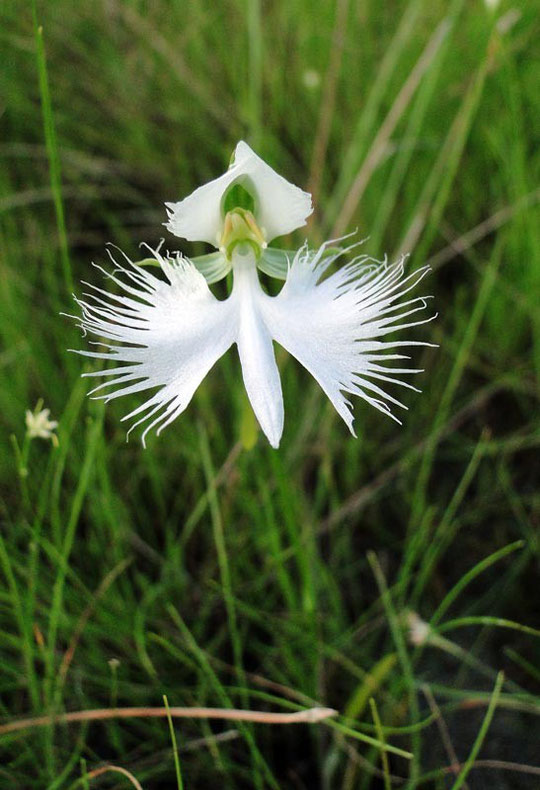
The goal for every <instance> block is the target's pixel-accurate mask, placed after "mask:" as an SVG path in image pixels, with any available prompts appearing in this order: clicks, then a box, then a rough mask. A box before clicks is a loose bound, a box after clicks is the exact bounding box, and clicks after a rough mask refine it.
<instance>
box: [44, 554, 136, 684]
mask: <svg viewBox="0 0 540 790" xmlns="http://www.w3.org/2000/svg"><path fill="white" fill-rule="evenodd" d="M131 562H132V557H128V558H127V559H124V560H121V561H120V562H119V563H118V564H117V565H116V566H115V567H114V568H112V569H111V570H110V571H109V573H107V575H106V576H105V578H104V579H103V580H102V581H101V583H100V584H99V586H98V588H97V590H96V592H95V594H94V597H93V598H92V600H91V601H90V603H89V604H88V606H87V607H86V608H85V610H84V611H83V613H82V614H81V616H80V617H79V620H78V622H77V624H76V626H75V629H74V631H73V635H72V637H71V641H70V643H69V645H68V648H67V650H66V652H65V653H64V657H63V658H62V663H61V664H60V668H59V670H58V680H59V684H60V685H62V684H63V683H64V681H65V679H66V675H67V673H68V671H69V667H70V665H71V662H72V661H73V656H74V655H75V650H76V649H77V645H78V644H79V640H80V638H81V636H82V634H83V631H84V629H85V627H86V624H87V622H88V620H89V619H90V617H91V616H92V614H93V612H94V610H95V608H96V604H97V602H98V601H99V599H100V598H101V597H102V596H103V595H105V593H106V592H107V590H108V589H109V587H110V586H111V584H112V583H113V582H114V581H115V580H116V579H117V578H118V576H120V574H121V573H122V572H123V571H124V570H125V569H126V568H127V567H128V565H129V564H130V563H131Z"/></svg>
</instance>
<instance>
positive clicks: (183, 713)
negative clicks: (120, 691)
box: [0, 707, 337, 735]
mask: <svg viewBox="0 0 540 790" xmlns="http://www.w3.org/2000/svg"><path fill="white" fill-rule="evenodd" d="M169 714H170V715H171V716H172V717H173V718H175V719H221V720H227V721H251V722H257V723H259V724H315V723H317V722H320V721H323V720H324V719H328V718H330V717H332V716H337V711H336V710H334V709H333V708H321V707H315V708H308V709H306V710H298V711H294V713H281V712H278V713H273V712H268V711H263V710H243V709H239V708H197V707H195V708H180V707H175V708H169V709H167V708H97V709H95V710H76V711H71V712H70V713H61V714H59V715H58V716H52V715H48V716H35V717H33V718H29V719H18V720H17V721H11V722H7V723H6V724H2V725H0V735H6V734H7V733H11V732H17V731H19V730H26V729H31V728H35V727H47V726H48V725H51V724H69V723H71V722H78V721H105V720H107V719H134V718H154V719H156V718H166V717H167V716H168V715H169Z"/></svg>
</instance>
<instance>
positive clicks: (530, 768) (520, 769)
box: [442, 760, 540, 776]
mask: <svg viewBox="0 0 540 790" xmlns="http://www.w3.org/2000/svg"><path fill="white" fill-rule="evenodd" d="M462 768H463V766H462V765H461V764H460V763H456V764H455V765H447V766H445V767H444V768H443V769H442V770H443V772H444V773H445V774H450V773H457V772H459V771H460V770H461V769H462ZM471 768H495V769H497V770H502V771H516V772H517V773H522V774H532V775H533V776H540V765H526V764H525V763H512V762H509V761H507V760H476V761H475V762H474V763H473V764H472V766H471Z"/></svg>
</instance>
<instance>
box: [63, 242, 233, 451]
mask: <svg viewBox="0 0 540 790" xmlns="http://www.w3.org/2000/svg"><path fill="white" fill-rule="evenodd" d="M154 255H155V258H156V260H157V261H158V263H159V265H160V267H161V270H162V272H163V274H164V275H165V278H166V279H165V280H163V279H160V278H158V277H156V276H155V275H154V274H152V273H151V272H150V271H148V270H147V269H145V268H140V267H137V266H136V265H135V264H133V263H132V262H131V261H130V260H129V259H127V258H125V260H124V261H123V262H122V263H121V264H119V263H118V262H117V261H116V260H114V259H113V262H114V263H115V266H116V268H115V269H114V271H113V272H112V273H107V272H105V274H106V276H107V277H108V278H109V279H110V280H112V281H113V282H114V283H115V284H116V285H117V286H118V288H119V289H120V294H112V293H108V292H107V291H104V290H102V289H100V288H97V287H95V286H91V285H90V286H89V288H90V290H89V291H88V292H87V293H86V294H85V298H84V299H81V300H79V299H77V300H76V301H77V303H78V305H79V307H80V308H81V311H82V319H79V322H80V327H81V328H82V329H83V331H84V332H85V333H86V332H89V333H91V334H93V335H96V336H98V337H100V338H105V339H106V340H111V341H112V343H100V344H99V345H101V346H102V347H103V348H104V349H105V350H103V351H85V350H83V351H77V352H76V353H78V354H81V355H82V356H86V357H92V358H97V359H103V360H106V361H107V362H112V363H114V364H115V367H114V368H110V369H107V370H104V371H96V372H91V373H87V374H84V375H87V376H92V377H94V376H103V377H104V378H105V379H106V381H105V382H104V383H102V384H100V385H99V386H98V387H97V388H95V389H94V390H93V391H92V392H93V393H94V397H97V398H103V399H104V400H105V401H110V400H113V399H115V398H119V397H121V396H122V395H130V394H132V393H135V392H141V391H143V390H147V389H152V388H158V390H157V392H155V393H154V394H153V395H152V396H151V397H150V398H149V399H148V400H147V401H146V402H145V403H143V404H142V405H141V406H139V407H138V408H136V409H135V410H134V411H132V412H131V413H130V414H128V415H126V417H125V418H124V419H130V418H132V417H135V416H139V415H140V416H139V419H138V420H137V422H136V423H135V425H139V424H142V423H144V422H146V423H147V425H146V427H145V430H144V433H143V444H144V443H145V438H146V435H147V433H148V432H149V431H150V430H151V429H153V428H155V429H157V433H159V432H160V431H161V430H162V429H163V428H165V427H166V426H167V425H169V424H170V423H171V422H172V421H173V420H174V419H176V417H178V415H179V414H181V413H182V412H183V411H184V409H185V408H186V406H187V405H188V404H189V402H190V400H191V398H192V396H193V394H194V392H195V390H196V389H197V387H198V386H199V384H200V383H201V381H202V380H203V378H204V377H205V376H206V374H207V373H208V371H209V370H210V369H211V368H212V366H213V365H214V363H215V362H216V361H217V360H218V359H219V358H220V357H221V356H222V355H223V354H224V353H225V352H226V351H227V349H228V348H229V347H230V346H231V345H232V343H233V342H234V340H235V339H236V334H237V321H236V315H235V314H234V311H233V309H232V302H231V301H230V300H226V301H224V302H220V301H218V300H217V299H216V298H215V297H214V296H213V295H212V293H211V292H210V290H209V288H208V285H207V284H206V282H205V279H204V277H203V275H202V274H200V273H199V272H198V271H197V269H196V268H195V267H194V266H193V265H192V264H191V262H190V261H188V260H187V259H185V258H181V257H180V256H177V257H175V258H169V257H165V256H162V255H161V254H160V253H159V252H154ZM111 257H112V256H111ZM98 268H99V267H98ZM96 393H99V394H96ZM135 425H134V426H133V427H135Z"/></svg>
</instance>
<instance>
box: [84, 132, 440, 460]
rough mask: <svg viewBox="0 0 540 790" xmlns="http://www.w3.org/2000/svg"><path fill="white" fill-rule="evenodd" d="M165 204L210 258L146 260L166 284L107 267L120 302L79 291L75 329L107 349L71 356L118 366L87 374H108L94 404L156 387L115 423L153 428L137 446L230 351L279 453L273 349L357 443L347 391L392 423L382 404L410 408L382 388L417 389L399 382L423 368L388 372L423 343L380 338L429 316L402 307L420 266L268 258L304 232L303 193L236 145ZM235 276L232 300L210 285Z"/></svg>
mask: <svg viewBox="0 0 540 790" xmlns="http://www.w3.org/2000/svg"><path fill="white" fill-rule="evenodd" d="M167 208H168V211H169V222H168V225H167V227H168V228H169V230H170V231H171V232H172V233H174V234H176V235H177V236H181V237H182V238H185V239H188V240H189V241H206V242H208V243H210V244H213V245H214V246H216V247H217V252H216V253H212V254H211V255H209V256H202V257H201V258H194V259H193V260H188V259H187V258H184V257H182V256H181V255H180V254H179V253H176V254H174V255H172V256H171V255H168V254H167V255H164V254H162V253H161V252H160V250H159V249H158V250H154V251H152V253H153V259H152V261H153V262H154V263H155V264H156V265H158V266H159V267H160V268H161V272H162V274H163V276H155V275H154V274H153V273H152V272H151V271H149V270H148V269H147V268H146V267H143V266H141V265H140V264H135V263H133V262H131V261H130V260H129V259H127V258H125V260H124V262H123V263H121V264H120V263H117V261H114V262H115V264H116V265H117V268H116V269H115V270H114V272H112V273H107V272H104V273H105V274H106V276H107V277H108V278H109V279H110V280H112V281H113V282H114V283H115V284H116V285H117V286H118V288H119V289H120V293H109V292H107V291H105V290H103V289H101V288H98V287H96V286H94V285H91V284H90V283H86V285H88V287H89V288H90V289H91V292H90V293H89V294H85V296H86V297H87V299H88V301H82V300H77V302H78V304H79V306H80V307H81V310H82V319H80V326H81V328H82V329H83V330H84V331H85V332H90V333H92V334H94V335H96V336H98V337H100V338H104V339H105V340H107V341H112V342H111V343H103V344H102V345H103V346H104V347H105V349H106V350H105V351H79V352H78V353H80V354H82V355H84V356H86V357H94V358H97V359H102V360H107V361H108V362H113V363H120V364H119V365H118V366H116V367H113V368H111V369H108V370H103V371H95V372H91V373H85V374H83V375H86V376H101V377H105V378H106V380H105V383H103V384H101V385H100V386H98V387H97V388H96V389H94V390H92V393H96V392H98V391H100V394H99V395H97V397H99V398H103V399H105V400H106V401H110V400H113V399H114V398H119V397H121V396H122V395H129V394H131V393H135V392H140V391H143V390H147V389H151V388H153V389H155V388H157V389H156V391H155V392H154V393H153V394H152V395H151V396H150V397H149V398H148V399H147V400H146V401H145V402H144V403H142V404H141V405H139V406H138V407H137V408H136V409H134V410H133V411H132V412H131V413H130V414H127V415H126V416H125V417H124V418H123V419H124V420H128V419H131V418H138V419H137V420H136V422H135V423H134V425H133V426H132V428H134V427H135V426H136V425H139V424H141V423H144V422H147V425H146V427H145V430H144V432H143V435H142V441H143V445H144V443H145V438H146V435H147V434H148V432H149V431H150V430H151V429H154V428H155V429H157V433H158V434H159V433H160V432H161V431H162V430H163V428H165V427H166V426H167V425H169V424H170V423H171V422H172V421H173V420H175V419H176V418H177V417H178V416H179V415H180V414H181V413H182V412H183V411H184V410H185V409H186V407H187V406H188V404H189V402H190V400H191V398H192V397H193V394H194V393H195V391H196V389H197V387H198V386H199V384H200V383H201V381H202V380H203V379H204V377H205V376H206V374H207V373H208V372H209V370H210V369H211V368H212V367H213V365H214V364H215V362H216V361H217V360H218V359H219V358H220V357H221V356H222V355H223V354H224V353H225V352H226V351H227V350H228V349H229V348H230V347H231V346H232V345H233V344H234V343H236V345H237V347H238V353H239V356H240V361H241V364H242V375H243V379H244V384H245V387H246V390H247V394H248V397H249V400H250V402H251V405H252V407H253V411H254V413H255V415H256V417H257V420H258V422H259V424H260V426H261V428H262V430H263V432H264V433H265V435H266V437H267V438H268V440H269V442H270V444H271V445H272V447H276V448H277V447H278V446H279V442H280V439H281V435H282V432H283V395H282V391H281V381H280V377H279V372H278V368H277V365H276V360H275V356H274V347H273V341H276V342H277V343H279V344H280V345H281V346H283V348H285V349H286V350H287V351H288V352H289V353H290V354H292V356H294V357H296V359H297V360H298V361H299V362H300V363H301V364H302V365H303V366H304V367H305V368H307V370H308V371H309V372H310V373H311V374H312V376H313V377H314V378H315V379H316V380H317V382H318V383H319V385H320V386H321V387H322V389H323V390H324V392H325V393H326V395H327V396H328V397H329V398H330V400H331V402H332V403H333V405H334V407H335V408H336V410H337V412H338V413H339V414H340V415H341V417H342V418H343V420H344V421H345V423H346V424H347V426H348V427H349V429H350V431H351V433H352V434H353V435H355V434H354V430H353V414H352V410H351V404H350V402H349V401H348V400H347V397H346V395H347V394H351V395H358V396H360V397H361V398H363V399H364V400H366V401H368V403H371V404H372V405H373V406H375V407H376V408H377V409H379V410H380V411H382V412H384V413H385V414H387V415H389V416H391V417H393V418H394V419H396V420H397V418H396V417H395V416H394V415H393V414H392V411H391V406H390V405H391V404H392V405H394V406H399V407H402V408H406V407H405V406H404V405H403V404H402V403H400V401H399V400H397V399H396V398H395V397H393V396H392V395H390V394H388V393H387V392H386V391H385V390H384V389H383V388H382V386H379V384H378V383H377V382H384V383H395V384H398V385H400V386H402V387H407V388H409V389H415V388H414V387H412V386H411V385H410V384H408V383H406V382H404V381H402V380H401V378H400V377H401V376H402V374H407V373H417V372H420V371H417V370H411V369H409V368H404V367H399V368H387V367H386V365H385V364H384V363H386V362H388V361H395V360H406V359H408V357H407V356H404V355H403V354H401V353H389V352H395V351H396V350H398V349H401V348H402V347H404V346H413V345H428V344H426V343H422V342H419V341H406V340H399V341H395V340H386V339H385V338H386V337H387V336H388V335H390V334H393V333H394V332H396V330H402V329H408V328H410V327H413V326H416V325H418V324H422V323H425V322H426V321H429V320H431V318H427V319H418V318H417V317H416V314H417V313H418V312H419V311H421V310H423V309H424V308H425V307H426V298H423V297H416V298H408V294H409V293H410V291H411V290H412V289H413V288H414V287H415V286H416V285H417V284H418V283H419V281H420V280H421V279H422V278H423V277H424V275H425V274H426V273H427V271H428V270H427V268H426V267H424V268H422V269H419V270H418V271H416V272H414V273H412V274H408V275H405V273H404V262H403V260H400V261H399V262H398V263H395V264H393V265H388V264H386V263H379V262H376V261H373V260H371V259H369V258H367V256H360V257H356V258H354V259H353V260H352V261H351V262H350V263H348V264H347V265H345V266H344V267H342V268H341V269H339V270H338V271H336V272H335V273H334V274H332V275H330V276H328V277H326V278H325V277H324V275H325V273H326V272H327V271H328V269H329V267H330V266H331V265H332V264H333V263H334V262H335V260H336V259H337V258H338V257H339V256H340V255H342V254H343V252H349V251H350V250H351V249H352V248H351V247H350V248H348V249H347V250H339V249H338V250H336V249H335V248H334V249H332V248H330V247H329V244H330V242H328V243H327V244H325V245H323V246H322V247H321V248H320V249H319V250H318V251H316V252H313V251H309V250H308V248H307V246H306V245H304V246H302V247H301V248H300V249H299V250H298V251H297V252H296V253H290V254H288V253H286V252H284V251H280V250H275V249H270V248H268V247H267V244H268V242H270V241H271V240H272V239H274V238H275V237H277V236H281V235H283V234H286V233H289V232H290V231H292V230H294V229H295V228H298V227H300V226H302V225H304V224H305V221H306V218H307V217H308V216H309V214H310V213H311V211H312V208H311V197H310V195H309V194H307V193H306V192H303V191H302V190H301V189H299V188H298V187H296V186H293V185H292V184H290V183H288V182H287V181H286V180H285V179H284V178H282V177H281V176H279V175H278V174H277V173H275V172H274V170H272V168H271V167H269V166H268V165H267V164H266V163H265V162H263V160H262V159H260V158H259V157H258V156H257V155H256V154H255V153H254V152H253V151H252V150H251V148H250V147H249V146H248V145H247V144H246V143H244V142H240V143H238V145H237V147H236V151H235V156H234V159H233V163H232V164H231V166H230V167H229V169H228V170H227V172H226V173H224V174H223V175H221V176H220V177H219V178H216V179H215V180H214V181H211V182H209V183H208V184H205V185H204V186H202V187H199V189H197V190H195V192H193V194H191V195H189V196H188V197H186V198H185V199H184V200H182V201H180V202H179V203H169V204H167ZM111 257H112V256H111ZM113 260H114V259H113ZM98 268H100V267H98ZM257 268H259V269H261V270H262V271H264V272H266V273H267V274H269V275H271V276H274V277H279V278H281V279H285V283H284V285H283V287H282V289H281V291H280V292H279V293H278V295H277V296H269V295H268V294H267V293H265V291H264V290H263V288H262V287H261V284H260V282H259V276H258V272H257ZM230 270H232V277H233V286H232V291H231V293H230V295H229V296H228V298H226V299H224V300H221V301H220V300H218V299H217V298H216V297H215V296H214V295H213V293H212V292H211V290H210V288H209V287H208V283H209V282H215V281H216V280H218V279H220V278H222V277H224V276H225V275H226V274H227V273H228V272H229V271H230ZM102 271H103V270H102ZM404 297H406V298H405V299H404ZM110 388H112V389H110ZM103 391H104V392H103ZM417 391H418V390H417ZM92 393H91V394H92ZM397 421H398V422H399V420H397ZM130 430H131V429H130Z"/></svg>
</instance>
